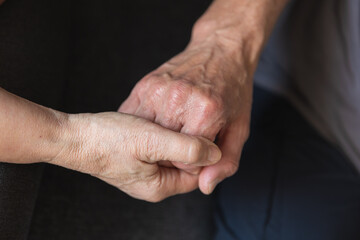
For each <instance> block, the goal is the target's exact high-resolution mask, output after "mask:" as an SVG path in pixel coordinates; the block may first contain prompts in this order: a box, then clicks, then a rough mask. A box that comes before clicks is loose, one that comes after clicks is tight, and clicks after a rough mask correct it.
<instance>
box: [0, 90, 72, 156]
mask: <svg viewBox="0 0 360 240" xmlns="http://www.w3.org/2000/svg"><path fill="white" fill-rule="evenodd" d="M66 119H67V115H66V114H64V113H60V112H57V111H55V110H52V109H49V108H45V107H42V106H40V105H37V104H35V103H32V102H30V101H27V100H25V99H23V98H20V97H17V96H15V95H13V94H11V93H9V92H7V91H5V90H4V89H1V88H0V132H1V134H0V162H9V163H35V162H47V161H49V160H51V159H52V158H53V157H54V156H56V155H57V154H58V153H59V152H60V151H61V149H62V147H63V146H64V143H63V141H64V139H62V138H61V137H60V136H62V129H63V127H64V124H65V123H66Z"/></svg>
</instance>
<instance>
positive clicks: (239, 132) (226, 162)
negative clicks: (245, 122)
mask: <svg viewBox="0 0 360 240" xmlns="http://www.w3.org/2000/svg"><path fill="white" fill-rule="evenodd" d="M247 136H248V130H243V128H241V127H239V126H236V125H234V124H233V125H231V126H230V127H228V128H227V129H225V130H224V132H223V133H222V134H221V135H220V136H219V147H220V149H221V151H222V153H223V155H222V158H221V160H220V161H219V162H218V163H216V164H214V165H212V166H207V167H204V168H203V170H202V172H201V173H200V178H199V187H200V190H201V191H202V192H203V193H204V194H210V193H212V192H213V190H214V189H215V187H216V185H217V184H218V183H219V182H221V181H223V180H224V179H225V178H227V177H230V176H232V175H233V174H235V172H236V171H237V169H238V166H239V161H240V155H241V151H242V148H243V145H244V143H245V141H246V139H247Z"/></svg>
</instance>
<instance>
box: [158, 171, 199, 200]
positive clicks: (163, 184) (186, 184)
mask: <svg viewBox="0 0 360 240" xmlns="http://www.w3.org/2000/svg"><path fill="white" fill-rule="evenodd" d="M159 174H160V176H159V178H160V180H159V181H160V183H159V186H160V187H159V189H158V195H157V196H156V198H157V199H154V200H155V201H160V200H163V199H164V198H166V197H169V196H173V195H176V194H182V193H187V192H191V191H193V190H195V189H197V188H198V182H199V178H198V176H196V175H192V174H189V173H186V172H184V171H181V170H179V169H176V168H166V167H160V168H159Z"/></svg>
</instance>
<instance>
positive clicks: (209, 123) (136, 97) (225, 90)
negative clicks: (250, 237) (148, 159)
mask: <svg viewBox="0 0 360 240" xmlns="http://www.w3.org/2000/svg"><path fill="white" fill-rule="evenodd" d="M227 49H228V48H227V46H226V45H224V44H222V43H219V42H218V41H212V40H211V39H210V40H209V39H207V40H206V41H202V42H195V43H191V44H190V45H189V46H188V47H187V49H185V51H184V52H182V53H180V54H179V55H177V56H176V57H174V58H172V59H171V60H170V61H168V62H166V63H165V64H163V65H162V66H160V67H159V68H158V69H156V70H155V71H153V72H151V73H150V74H148V75H147V76H145V77H144V78H143V79H141V80H140V81H139V82H138V83H137V85H136V86H135V88H134V89H133V91H132V92H131V94H130V96H129V97H128V99H127V100H126V101H125V102H124V103H123V104H122V105H121V106H120V108H119V111H120V112H124V113H129V114H134V115H137V116H140V117H143V118H146V119H148V120H150V121H153V122H155V123H158V124H160V125H162V126H164V127H166V128H169V129H172V130H174V131H179V132H181V133H185V134H189V135H196V136H203V137H206V138H207V139H209V140H211V141H214V140H215V139H216V137H217V144H218V145H219V147H220V149H221V151H222V154H223V155H222V159H221V161H220V162H218V163H217V164H215V165H212V166H208V167H205V168H204V169H203V170H202V171H201V173H200V177H199V187H200V189H201V191H202V192H203V193H205V194H209V193H211V192H212V191H213V189H214V188H215V186H216V184H217V183H218V182H220V181H222V180H223V179H224V178H226V177H229V176H231V175H232V174H234V173H235V172H236V170H237V168H238V164H239V159H240V154H241V150H242V146H243V144H244V142H245V141H246V139H247V137H248V134H249V121H250V110H251V102H252V81H251V75H252V72H253V70H254V67H253V66H249V65H247V64H248V63H247V62H246V61H243V59H244V58H243V56H242V55H241V52H240V51H234V52H233V51H231V52H228V51H227ZM229 49H230V48H229ZM173 164H174V165H175V166H177V167H179V168H181V169H185V170H190V171H196V170H197V169H195V170H194V169H189V167H188V166H184V165H183V164H181V163H173Z"/></svg>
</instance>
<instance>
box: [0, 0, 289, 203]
mask: <svg viewBox="0 0 360 240" xmlns="http://www.w3.org/2000/svg"><path fill="white" fill-rule="evenodd" d="M2 2H3V1H1V0H0V3H2ZM285 2H286V1H285V0H259V1H252V0H216V1H214V2H213V4H212V5H211V6H210V8H209V9H208V10H207V11H206V13H205V14H204V15H203V16H202V17H201V18H200V19H199V20H198V21H197V22H196V23H195V25H194V28H193V33H192V39H191V41H190V43H189V45H188V47H187V48H186V49H185V50H184V51H183V52H182V53H180V54H179V55H177V56H175V57H174V58H172V59H171V60H169V61H168V62H166V63H165V64H163V65H162V66H160V67H159V68H158V69H156V70H154V71H153V72H151V73H150V74H148V75H147V76H145V77H144V78H143V79H142V80H140V81H139V83H138V84H137V85H136V87H135V88H134V89H133V91H132V93H131V94H130V96H129V98H128V99H127V100H126V101H125V102H124V103H123V104H122V105H121V107H120V108H119V111H120V112H122V113H115V112H107V113H98V114H66V113H62V112H58V111H55V110H53V109H49V108H46V107H43V106H40V105H37V104H35V103H32V102H29V101H27V100H25V99H22V98H20V97H17V96H15V95H12V94H11V93H8V92H7V91H5V90H3V89H0V132H1V133H2V134H0V156H1V158H0V161H1V162H9V163H18V164H28V163H36V162H47V163H50V164H56V165H59V166H63V167H66V168H70V169H73V170H76V171H80V172H84V173H88V174H91V175H93V176H95V177H98V178H99V179H101V180H103V181H105V182H107V183H109V184H111V185H113V186H115V187H117V188H118V189H120V190H122V191H124V192H126V193H127V194H129V195H131V196H133V197H135V198H139V199H143V200H147V201H151V202H157V201H160V200H162V199H164V198H166V197H168V196H171V195H175V194H180V193H185V192H189V191H192V190H194V189H196V188H198V187H199V188H200V190H201V191H202V192H203V193H205V194H210V193H211V192H212V191H213V189H214V188H215V186H216V184H217V183H218V182H220V181H222V180H223V179H224V178H226V177H228V176H231V175H232V174H234V173H235V171H236V170H237V168H238V164H239V158H240V154H241V150H242V146H243V144H244V142H245V141H246V139H247V137H248V135H249V122H250V109H251V98H252V74H253V72H254V69H255V67H256V64H257V60H258V56H259V53H260V51H261V48H262V46H263V44H264V42H265V40H266V38H267V36H268V35H269V33H270V31H271V28H272V26H273V24H274V22H275V20H276V18H277V16H278V15H279V13H280V12H281V10H282V8H283V7H284V5H285ZM129 114H131V115H129ZM216 137H217V142H216V143H217V144H218V146H219V147H220V149H221V151H222V156H221V151H220V150H219V148H218V147H217V146H216V145H215V144H214V143H213V142H212V141H214V140H215V138H216ZM174 166H175V167H174Z"/></svg>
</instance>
